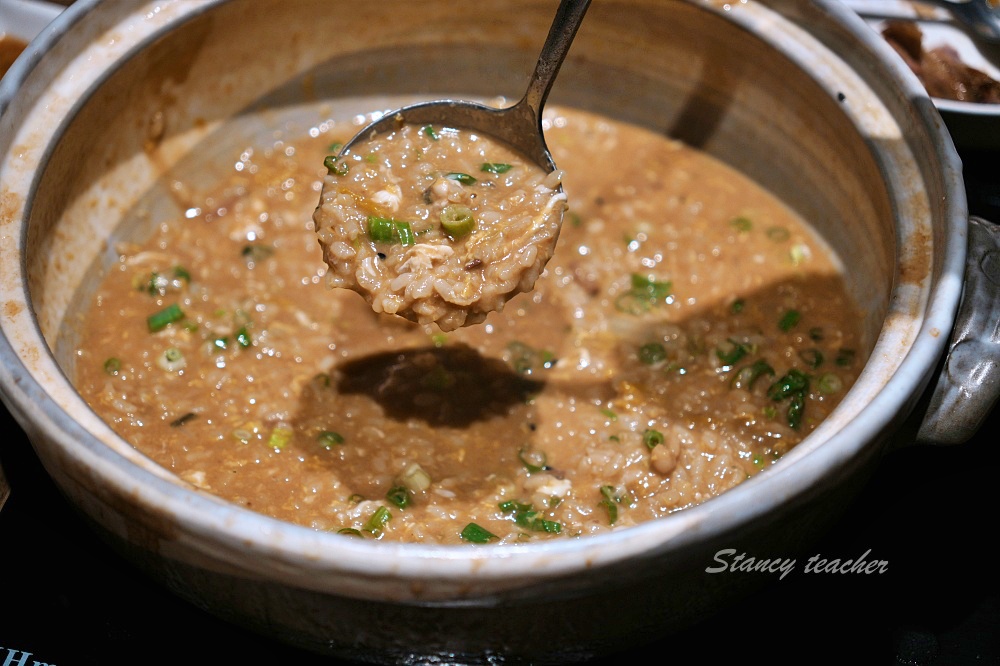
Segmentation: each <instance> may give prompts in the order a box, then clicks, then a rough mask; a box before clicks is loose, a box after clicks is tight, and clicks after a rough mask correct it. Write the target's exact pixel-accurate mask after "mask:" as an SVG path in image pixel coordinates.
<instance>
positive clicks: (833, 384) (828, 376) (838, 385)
mask: <svg viewBox="0 0 1000 666" xmlns="http://www.w3.org/2000/svg"><path fill="white" fill-rule="evenodd" d="M816 386H817V388H819V391H820V393H825V394H827V395H830V394H831V393H839V392H840V390H841V389H842V388H844V382H843V381H841V379H840V377H838V376H837V375H835V374H833V373H832V372H824V373H823V374H822V375H820V377H819V379H818V380H816Z"/></svg>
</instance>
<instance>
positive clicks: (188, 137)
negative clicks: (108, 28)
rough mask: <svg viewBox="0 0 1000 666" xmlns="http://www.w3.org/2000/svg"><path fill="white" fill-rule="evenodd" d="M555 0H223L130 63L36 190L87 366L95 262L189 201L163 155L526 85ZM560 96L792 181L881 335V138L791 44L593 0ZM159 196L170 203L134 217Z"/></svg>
mask: <svg viewBox="0 0 1000 666" xmlns="http://www.w3.org/2000/svg"><path fill="white" fill-rule="evenodd" d="M555 4H556V3H555V2H534V1H517V2H509V1H504V2H500V1H498V0H489V1H484V2H477V3H460V4H456V3H443V2H442V3H436V4H433V5H427V4H426V3H421V4H420V6H419V7H415V6H412V3H407V2H403V1H399V2H393V1H390V2H383V3H379V4H378V5H372V6H365V5H363V4H358V3H340V2H335V3H331V2H327V1H326V0H298V1H297V2H295V3H287V2H283V1H282V0H255V2H254V3H230V4H220V5H218V6H213V7H212V8H211V9H206V11H204V12H202V13H197V14H194V15H192V16H190V17H189V18H188V19H187V20H186V21H185V22H184V23H183V24H182V25H180V26H178V27H176V29H173V30H171V31H169V32H167V33H164V34H163V35H161V36H160V37H159V39H157V40H156V41H155V42H154V43H151V44H149V45H148V46H147V47H146V48H143V49H142V50H139V51H138V52H137V53H135V54H134V56H133V57H131V58H130V59H128V60H127V61H126V62H123V63H120V65H119V66H117V67H116V68H115V69H114V70H113V71H110V72H109V74H108V76H107V77H106V79H105V80H104V81H103V82H102V83H101V84H100V85H99V86H98V87H97V88H96V89H95V90H94V91H93V94H92V95H90V97H89V98H88V99H86V100H84V101H83V102H82V103H81V104H80V105H79V106H78V109H77V111H76V113H75V115H74V116H73V117H72V118H71V119H70V121H69V122H68V123H67V125H66V126H65V128H64V132H63V135H62V138H61V140H60V141H59V143H58V144H57V145H56V146H55V147H54V149H53V151H52V154H51V159H50V160H49V162H48V164H47V166H46V168H45V170H44V173H43V174H42V176H41V179H40V182H39V187H38V195H37V197H36V200H35V203H34V207H33V209H32V220H31V225H30V230H29V255H28V267H29V273H30V291H31V296H32V299H33V302H34V305H35V309H36V312H37V313H38V317H39V321H40V324H41V329H42V331H43V334H44V335H45V337H46V339H47V340H48V342H49V344H50V345H52V346H57V341H58V346H57V356H58V357H59V359H60V362H61V363H62V364H63V366H64V368H65V369H66V370H67V372H68V373H69V374H70V375H72V367H71V364H72V354H71V353H70V352H71V350H72V343H73V338H72V335H71V334H70V335H63V336H62V337H60V335H61V334H65V333H66V332H67V331H72V328H73V327H72V326H64V324H65V322H67V320H68V318H71V317H72V316H73V314H74V305H75V304H79V303H82V302H84V301H85V300H86V297H87V294H89V293H90V292H91V291H92V289H93V287H94V286H95V285H94V284H92V283H90V282H88V280H87V278H88V276H93V275H94V271H93V268H94V267H95V264H96V265H98V266H107V265H109V264H110V263H111V262H113V261H114V259H115V253H114V250H113V242H112V243H109V242H108V241H109V239H112V241H113V240H115V239H122V238H129V237H131V238H134V239H138V238H141V237H142V236H143V235H144V234H146V233H148V232H149V231H150V230H151V229H152V228H153V225H156V224H158V223H160V222H162V221H165V220H168V219H171V218H174V217H177V216H179V215H181V214H182V210H181V209H180V208H178V205H179V202H178V201H177V198H176V197H175V196H173V194H172V193H171V192H170V191H169V188H167V187H165V186H164V184H163V183H162V182H158V180H157V179H158V178H159V176H160V175H161V174H163V173H164V172H166V171H167V170H168V169H170V168H172V167H173V168H176V167H178V165H180V166H184V167H185V168H188V167H191V168H194V166H192V165H200V166H199V167H198V168H204V169H206V170H207V171H210V169H211V166H212V165H214V164H220V165H221V163H220V162H218V160H221V159H224V154H223V153H222V152H220V150H219V146H220V145H222V143H225V144H226V145H233V144H234V143H238V142H239V141H240V140H241V138H240V137H241V136H248V137H249V136H254V135H258V134H259V133H261V132H267V129H268V127H270V126H273V125H274V124H276V123H281V122H283V121H284V120H285V119H287V118H289V117H304V116H307V115H308V114H316V117H317V118H321V117H322V116H321V115H319V114H322V113H326V112H328V111H329V109H330V108H334V107H338V108H340V109H341V110H343V109H351V108H352V106H351V105H352V104H356V103H357V102H356V100H358V99H359V98H363V97H368V96H370V95H380V94H384V93H385V94H388V95H393V96H395V95H403V96H420V97H427V98H430V97H444V96H471V97H487V98H491V97H494V96H498V95H501V96H505V97H507V98H509V99H510V100H511V101H513V100H515V99H517V98H518V97H519V96H520V94H521V93H522V92H523V89H524V87H525V85H526V83H527V79H528V75H529V73H530V70H531V68H532V67H533V65H534V62H535V59H536V57H537V53H538V49H539V48H540V45H541V43H542V41H543V40H544V36H545V33H546V31H547V29H548V25H549V22H550V20H551V18H552V15H553V13H554V11H555ZM624 4H628V5H629V6H628V8H627V9H626V8H624V7H623V6H622V5H624ZM251 5H252V7H251ZM387 16H391V17H392V20H386V19H385V17H387ZM274 26H282V29H281V32H280V33H275V31H274V29H273V28H274ZM484 44H486V45H488V46H486V47H484V46H483V45H484ZM263 52H266V53H267V54H268V57H266V58H263V57H260V55H261V53H263ZM392 102H393V97H390V96H387V97H386V108H391V106H393V103H392ZM550 103H559V104H566V105H571V106H577V107H582V108H584V109H588V110H591V111H596V112H599V113H604V114H607V115H610V116H614V117H617V118H620V119H623V120H627V121H631V122H634V123H637V124H640V125H643V126H646V127H650V128H654V129H657V130H659V131H662V132H664V133H666V134H668V135H670V136H673V137H676V138H678V139H681V140H683V141H685V142H687V143H689V144H691V145H694V146H696V147H698V148H701V149H703V150H705V151H707V152H709V153H711V154H712V155H714V156H716V157H718V158H719V159H721V160H722V161H724V162H727V163H729V164H731V165H733V166H735V167H736V168H738V169H739V170H741V171H743V172H744V173H746V174H748V175H750V176H751V177H753V178H754V179H756V180H757V181H758V182H760V183H761V184H763V185H764V186H765V187H767V188H768V189H770V190H772V191H773V192H775V193H776V194H777V195H779V196H780V197H781V198H782V199H783V200H784V201H786V202H787V203H788V204H789V205H790V206H791V207H792V208H793V209H795V210H796V211H798V212H799V213H800V214H801V215H802V216H803V217H804V218H805V219H806V220H808V221H809V222H811V223H812V224H813V225H814V226H815V228H816V229H817V230H818V231H819V232H820V234H821V235H822V236H823V237H824V238H825V239H826V241H827V242H828V243H829V244H830V246H831V247H832V249H833V250H834V251H835V252H836V253H837V254H839V255H840V257H842V259H843V260H844V261H845V263H846V264H847V265H846V269H847V270H846V274H847V276H848V279H849V280H850V281H851V285H850V286H851V289H852V291H853V293H854V295H855V297H856V299H857V300H858V301H859V303H860V304H861V305H862V307H863V309H864V311H865V312H866V313H867V314H866V320H865V323H864V326H865V331H866V335H867V340H866V341H867V343H868V347H869V349H870V348H871V346H872V345H873V344H874V341H875V339H876V337H877V335H878V332H879V330H880V328H881V326H882V320H883V318H884V316H885V312H886V310H887V307H888V302H889V292H890V288H891V284H892V279H893V266H894V252H895V250H894V230H893V224H892V205H891V202H890V197H889V194H888V193H887V191H886V186H885V185H884V179H883V178H882V177H881V175H880V167H879V164H878V162H877V160H876V159H875V157H874V156H873V155H872V152H871V149H870V146H869V143H868V142H867V141H866V140H865V138H864V137H863V136H862V135H861V134H860V133H859V131H858V130H857V128H856V127H855V126H854V124H853V123H852V122H851V120H850V119H849V117H848V116H847V115H846V114H845V113H844V111H843V109H842V108H841V107H840V106H839V105H838V101H837V100H836V99H835V98H833V97H832V96H831V95H830V94H829V93H828V92H826V90H824V88H823V87H822V86H820V85H819V84H818V83H817V82H815V81H814V80H813V79H812V78H811V77H810V76H809V75H807V74H806V73H804V72H803V71H802V70H801V69H800V68H799V67H798V66H796V65H795V64H794V63H793V62H792V61H791V60H790V59H788V58H786V57H784V56H782V55H781V54H780V53H778V52H777V51H776V50H775V49H773V48H772V47H771V46H769V45H768V44H767V43H765V41H764V40H762V39H760V38H759V37H757V36H755V35H753V34H750V33H749V32H748V31H746V30H745V29H743V28H741V27H740V26H739V25H736V24H734V23H732V22H730V21H728V20H726V19H725V18H723V16H722V15H720V14H716V13H715V12H714V11H712V10H710V9H708V8H707V7H705V6H700V5H697V4H693V3H685V2H660V3H623V2H619V1H612V0H605V1H603V2H599V3H594V5H593V6H592V7H591V9H590V10H589V13H588V16H587V20H586V21H585V23H584V26H583V27H582V28H581V30H580V33H579V35H578V37H577V41H576V42H575V43H574V46H573V49H572V51H571V53H570V56H569V59H568V60H567V62H566V64H565V65H564V66H563V69H562V72H561V74H560V78H559V80H558V81H557V82H556V85H555V87H554V89H553V92H552V95H551V97H550ZM360 110H363V109H360ZM220 142H222V143H220ZM596 168H609V167H604V166H601V165H597V166H596ZM142 197H145V198H146V199H145V200H146V201H147V202H148V201H151V200H152V201H157V202H160V203H161V204H162V205H158V206H154V207H152V208H150V214H149V215H148V216H146V218H145V219H144V221H143V223H142V224H140V225H138V226H137V227H135V228H123V227H122V226H121V225H120V224H119V223H120V221H121V220H122V219H123V218H125V217H127V216H128V213H129V211H130V210H132V209H133V207H134V205H135V204H136V202H137V201H138V200H139V199H140V198H142ZM872 285H880V287H878V288H876V289H872Z"/></svg>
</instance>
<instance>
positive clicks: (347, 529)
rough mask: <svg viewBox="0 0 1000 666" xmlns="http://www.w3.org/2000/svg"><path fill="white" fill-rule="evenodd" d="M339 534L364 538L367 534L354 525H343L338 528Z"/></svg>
mask: <svg viewBox="0 0 1000 666" xmlns="http://www.w3.org/2000/svg"><path fill="white" fill-rule="evenodd" d="M337 534H344V535H347V536H353V537H361V538H364V536H365V535H363V534H362V533H361V530H357V529H355V528H353V527H341V528H340V529H339V530H337Z"/></svg>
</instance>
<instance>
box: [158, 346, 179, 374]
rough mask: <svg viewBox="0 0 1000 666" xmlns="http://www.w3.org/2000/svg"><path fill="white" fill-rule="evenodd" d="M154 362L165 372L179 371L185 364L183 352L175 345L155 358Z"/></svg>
mask: <svg viewBox="0 0 1000 666" xmlns="http://www.w3.org/2000/svg"><path fill="white" fill-rule="evenodd" d="M156 364H157V365H159V366H160V367H161V368H163V369H164V370H166V371H167V372H179V371H181V370H183V369H184V367H185V366H186V365H187V359H185V358H184V353H183V352H181V350H180V349H178V348H177V347H170V348H169V349H167V350H166V351H164V352H163V353H162V354H161V355H160V357H159V358H158V359H157V360H156Z"/></svg>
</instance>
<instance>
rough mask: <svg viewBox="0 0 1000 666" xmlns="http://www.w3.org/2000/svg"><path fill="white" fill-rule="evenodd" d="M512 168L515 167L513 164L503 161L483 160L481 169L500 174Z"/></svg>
mask: <svg viewBox="0 0 1000 666" xmlns="http://www.w3.org/2000/svg"><path fill="white" fill-rule="evenodd" d="M511 168H513V167H512V165H510V164H505V163H503V162H483V163H482V165H480V167H479V170H480V171H485V172H487V173H497V174H499V173H507V172H508V171H510V170H511Z"/></svg>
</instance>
